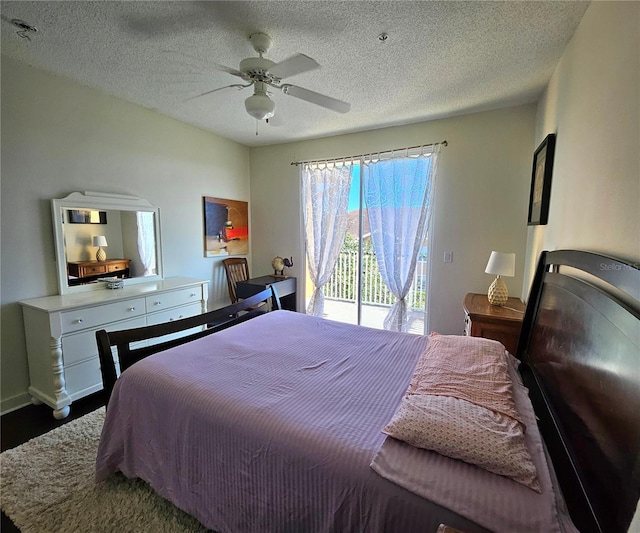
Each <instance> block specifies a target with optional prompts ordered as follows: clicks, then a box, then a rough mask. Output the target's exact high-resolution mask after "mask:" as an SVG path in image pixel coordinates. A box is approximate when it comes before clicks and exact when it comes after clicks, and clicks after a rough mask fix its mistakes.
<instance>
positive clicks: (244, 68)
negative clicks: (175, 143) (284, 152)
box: [189, 33, 351, 120]
mask: <svg viewBox="0 0 640 533" xmlns="http://www.w3.org/2000/svg"><path fill="white" fill-rule="evenodd" d="M249 41H250V42H251V45H252V46H253V49H254V50H255V51H256V52H257V53H258V56H259V57H248V58H246V59H243V60H242V61H240V68H239V69H237V70H236V69H233V68H230V67H225V66H224V65H218V64H215V63H214V64H213V68H215V69H216V70H219V71H222V72H227V73H229V74H231V75H233V76H237V77H239V78H241V79H242V80H244V81H245V82H246V83H245V84H240V83H236V84H232V85H226V86H224V87H219V88H217V89H212V90H210V91H205V92H203V93H201V94H198V95H196V96H193V97H191V98H189V100H193V99H194V98H200V97H201V96H206V95H208V94H211V93H214V92H216V91H221V90H223V89H229V88H231V87H236V88H238V89H244V88H246V87H251V86H253V95H251V96H249V97H248V98H247V99H246V100H245V101H244V105H245V109H246V111H247V113H249V115H251V116H252V117H254V118H256V119H257V120H265V119H268V118H271V117H272V116H273V115H274V113H275V109H276V104H275V102H274V101H273V100H272V99H271V98H269V93H268V92H267V91H268V89H269V88H273V89H280V90H281V91H282V92H283V93H284V94H287V95H289V96H293V97H294V98H299V99H300V100H304V101H305V102H310V103H312V104H316V105H319V106H322V107H325V108H327V109H331V110H332V111H337V112H338V113H347V112H348V111H349V110H350V109H351V104H348V103H347V102H343V101H342V100H337V99H336V98H331V97H330V96H326V95H324V94H320V93H317V92H314V91H310V90H309V89H304V88H302V87H298V86H297V85H292V84H290V83H282V80H283V79H284V78H288V77H290V76H295V75H296V74H302V73H303V72H308V71H310V70H314V69H317V68H320V64H319V63H317V62H316V61H315V60H314V59H312V58H310V57H309V56H306V55H304V54H296V55H294V56H291V57H290V58H288V59H285V60H284V61H281V62H280V63H274V62H273V61H270V60H269V59H266V58H265V57H263V54H266V53H267V51H268V50H269V48H271V38H270V37H269V36H268V35H266V34H265V33H254V34H252V35H251V36H250V37H249Z"/></svg>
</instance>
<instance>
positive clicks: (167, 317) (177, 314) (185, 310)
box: [147, 302, 202, 326]
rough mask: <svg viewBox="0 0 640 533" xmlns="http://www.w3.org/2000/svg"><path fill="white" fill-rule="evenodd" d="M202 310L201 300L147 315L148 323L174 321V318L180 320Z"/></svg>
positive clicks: (150, 324)
mask: <svg viewBox="0 0 640 533" xmlns="http://www.w3.org/2000/svg"><path fill="white" fill-rule="evenodd" d="M201 312H202V306H201V305H200V302H198V303H193V304H191V305H185V306H183V307H177V308H176V309H169V310H167V311H162V312H160V313H153V314H150V315H147V325H148V326H152V325H153V324H162V323H163V322H173V321H174V320H180V319H181V318H187V317H190V316H195V315H199V314H200V313H201Z"/></svg>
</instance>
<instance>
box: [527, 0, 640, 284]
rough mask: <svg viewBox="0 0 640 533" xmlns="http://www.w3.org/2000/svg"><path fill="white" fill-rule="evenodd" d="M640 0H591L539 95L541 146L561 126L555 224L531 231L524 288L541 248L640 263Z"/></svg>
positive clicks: (551, 219)
mask: <svg viewBox="0 0 640 533" xmlns="http://www.w3.org/2000/svg"><path fill="white" fill-rule="evenodd" d="M638 21H640V3H638V2H592V3H591V5H590V6H589V8H588V9H587V11H586V13H585V15H584V17H583V19H582V21H581V23H580V26H578V29H577V30H576V32H575V34H574V36H573V39H572V40H571V42H570V43H569V45H568V46H567V48H566V50H565V52H564V54H563V56H562V59H561V60H560V63H559V64H558V66H557V68H556V70H555V72H554V74H553V77H552V79H551V82H550V83H549V85H548V87H547V90H546V92H545V94H544V96H543V98H542V99H541V100H540V103H539V105H538V110H537V121H536V145H537V144H538V143H540V142H541V141H542V140H543V139H544V137H545V136H546V135H547V134H548V133H553V132H557V144H556V155H555V163H554V167H553V177H552V184H551V204H550V209H549V223H548V224H547V225H546V226H532V227H531V228H530V229H529V232H528V241H527V260H526V275H525V280H524V288H525V290H528V287H529V284H530V281H531V279H532V277H533V272H534V270H535V263H536V260H537V258H538V256H539V254H540V252H541V251H542V250H556V249H580V250H591V251H595V252H600V253H604V254H610V255H615V256H618V257H622V258H626V259H628V260H630V261H632V262H640V156H639V154H640V106H639V101H640V83H639V77H640V68H639V64H640V59H639V51H640V42H639V35H640V31H638V28H639V26H638Z"/></svg>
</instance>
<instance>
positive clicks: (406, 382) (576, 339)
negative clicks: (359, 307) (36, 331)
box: [96, 251, 640, 533]
mask: <svg viewBox="0 0 640 533" xmlns="http://www.w3.org/2000/svg"><path fill="white" fill-rule="evenodd" d="M272 296H273V295H272V294H269V293H268V292H266V291H265V293H264V294H260V295H256V296H255V297H254V298H253V299H251V300H250V301H247V302H246V305H247V306H253V305H255V303H256V302H255V301H253V300H256V301H257V300H259V299H271V297H272ZM276 300H277V298H276ZM639 300H640V271H639V270H638V268H637V266H634V265H631V264H629V263H628V262H624V261H620V260H617V259H614V258H610V257H605V256H602V255H597V254H591V253H587V252H577V251H554V252H544V253H543V254H542V255H541V258H540V261H539V264H538V268H537V271H536V275H535V279H534V282H533V285H532V289H531V293H530V296H529V300H528V305H527V310H526V313H525V320H524V324H523V330H522V334H521V338H520V341H519V345H518V350H517V354H515V355H516V356H517V359H516V358H513V357H512V356H511V355H509V354H507V353H504V348H502V350H501V351H500V350H499V347H496V346H495V345H496V344H498V343H494V344H491V345H490V346H489V345H487V346H488V347H487V346H485V345H483V348H482V349H483V350H484V349H487V350H488V349H489V348H490V349H491V350H492V354H493V355H492V357H494V356H495V357H497V358H498V359H495V360H496V361H498V360H499V361H500V365H499V366H500V368H502V367H503V366H504V369H505V370H504V372H506V374H504V375H508V383H507V385H505V386H506V387H507V388H508V389H509V390H510V391H511V392H510V398H512V400H513V406H514V408H515V409H516V414H515V415H513V417H514V418H517V419H518V421H517V424H516V425H515V426H513V427H518V428H519V427H522V428H526V431H523V432H522V433H521V437H522V439H524V443H525V450H526V451H529V452H530V455H531V461H532V462H533V465H534V466H535V469H534V471H535V473H536V478H535V481H536V483H537V484H538V485H537V486H538V489H539V490H533V489H532V488H531V487H530V486H525V484H524V483H522V482H516V481H514V479H512V478H510V477H507V475H504V474H503V475H497V474H496V473H493V472H490V471H488V470H487V469H485V468H484V467H483V468H480V467H478V466H476V465H474V464H469V463H468V462H466V459H465V461H462V460H459V459H456V458H451V457H449V456H446V455H443V454H442V453H437V452H436V451H433V448H430V449H426V448H423V447H420V446H422V445H420V446H418V445H414V444H411V443H408V441H410V440H411V439H409V438H406V436H404V437H402V435H400V436H401V437H402V438H397V433H395V426H394V422H395V421H397V420H399V419H400V418H401V417H400V418H398V417H399V413H401V412H402V407H403V406H404V405H405V403H406V401H407V400H409V399H415V398H417V399H419V400H420V401H423V400H428V401H431V400H433V399H434V398H436V397H437V400H438V402H440V401H442V402H450V401H451V398H450V397H449V396H447V395H437V394H429V395H420V394H418V393H419V390H418V389H420V387H422V386H423V385H424V383H426V382H428V381H429V380H432V379H434V378H433V376H434V375H436V374H438V368H439V367H438V368H434V367H430V366H429V365H432V364H433V361H435V360H436V359H434V357H433V353H434V352H433V351H434V350H435V349H436V347H437V346H439V345H440V344H442V343H444V344H447V343H449V344H448V345H449V346H454V347H455V346H458V345H459V344H458V343H460V342H462V343H468V342H471V343H475V342H476V340H475V339H467V340H464V338H453V337H452V336H437V335H436V336H433V335H432V336H429V337H427V336H416V335H409V334H402V333H394V332H386V331H379V330H373V329H368V328H364V327H358V326H351V325H347V324H340V323H337V322H332V321H329V320H324V319H319V318H315V317H310V316H306V315H302V314H298V313H292V312H288V311H282V310H279V309H277V305H275V306H274V308H275V311H273V312H268V313H265V312H264V310H262V311H260V314H259V316H255V317H253V316H248V315H246V314H245V313H243V312H242V309H240V308H238V307H237V306H236V307H230V308H229V309H225V310H221V311H218V312H213V313H214V315H211V314H209V316H207V315H200V318H196V317H192V318H190V319H188V322H185V323H184V324H180V323H179V322H180V321H176V322H175V323H172V324H170V325H168V327H169V328H170V330H164V331H165V332H166V331H169V332H170V333H175V332H176V331H178V330H179V329H180V328H182V327H185V328H191V329H193V328H194V327H196V326H199V325H200V326H202V325H203V324H206V325H208V326H209V327H207V328H205V329H202V330H200V331H198V332H196V333H194V334H192V336H191V337H187V340H188V342H185V339H178V340H177V339H174V340H171V341H169V344H164V345H163V344H160V345H153V346H145V345H144V344H145V342H146V341H145V339H146V338H147V336H148V335H151V336H152V337H158V336H159V335H160V334H161V333H162V331H161V330H160V329H158V327H157V326H155V327H154V328H155V329H152V330H150V329H149V328H139V329H138V330H135V331H134V332H133V333H132V332H126V331H125V332H110V333H107V332H105V331H102V332H98V334H97V338H98V346H99V352H100V358H101V366H102V367H103V379H104V381H105V390H106V392H107V395H108V396H109V398H108V405H107V417H106V421H105V426H104V429H103V433H102V437H101V440H100V445H99V450H98V456H97V460H96V480H97V481H98V482H100V481H102V480H104V479H106V478H108V477H109V476H111V475H113V474H114V473H116V472H122V473H123V474H124V475H125V476H127V477H130V478H141V479H143V480H145V481H146V482H147V483H149V484H150V485H151V487H152V488H153V489H154V490H155V491H156V492H157V493H158V494H160V495H161V496H163V497H164V498H166V499H168V500H170V501H171V502H173V503H174V504H175V505H176V506H177V507H179V508H181V509H183V510H184V511H186V512H188V513H190V514H192V515H193V516H195V517H196V518H197V519H198V520H200V522H202V523H203V524H204V525H205V526H206V527H208V528H210V529H212V530H215V531H219V532H221V533H226V532H235V533H240V532H244V531H247V532H252V533H253V532H260V531H278V532H287V531H291V532H324V531H327V532H329V531H332V532H334V531H335V532H350V531H362V532H377V531H379V532H382V531H386V532H388V531H390V532H394V531H398V532H403V533H405V532H413V531H415V532H423V533H424V532H435V531H436V529H437V528H438V526H439V524H443V523H444V524H447V525H449V526H451V527H455V528H457V529H459V530H461V531H464V532H466V533H474V532H485V531H567V532H569V531H577V530H579V531H582V532H590V531H602V532H604V531H626V530H627V529H628V527H629V524H630V523H631V520H632V518H633V516H634V513H635V511H636V506H637V502H638V497H639V494H640V475H639V473H640V460H639V450H640V417H638V415H637V413H638V412H640V355H639V352H640V304H639ZM263 307H264V306H263ZM249 318H250V320H249ZM194 320H195V321H200V323H198V322H194ZM140 343H142V344H143V347H142V348H137V349H136V348H130V345H131V346H134V347H135V346H139V345H140ZM489 343H493V341H489ZM113 346H116V347H117V354H116V353H114V351H113V350H112V347H113ZM464 346H467V344H464ZM138 350H142V351H138ZM498 352H500V353H498ZM451 353H453V352H451ZM150 354H153V356H152V357H148V356H149V355H150ZM474 354H475V352H474ZM496 354H497V355H496ZM453 356H455V357H470V356H468V354H467V353H466V352H461V351H460V350H458V351H456V352H455V353H453ZM473 357H476V356H475V355H474V356H473ZM118 359H119V363H120V366H121V368H123V371H122V374H121V375H120V376H119V377H118V376H117V365H116V363H115V361H116V360H118ZM503 360H504V365H503V364H502V361H503ZM444 361H445V362H446V359H445V360H444ZM474 361H475V359H474ZM492 361H493V359H492ZM445 366H446V365H445ZM457 366H458V367H460V366H461V365H459V364H458V365H457ZM125 368H126V369H125ZM420 369H421V371H422V370H424V372H422V373H420V372H418V371H419V370H420ZM425 369H426V370H425ZM501 375H502V374H501ZM501 379H502V378H501ZM421 380H426V381H421ZM505 383H506V382H505ZM437 385H438V384H437V383H436V386H437ZM469 390H473V389H472V388H470V389H469ZM463 393H464V391H463ZM529 397H530V400H529ZM456 400H459V398H457V399H456ZM467 400H468V398H467ZM498 400H500V401H501V398H498ZM465 402H466V403H465ZM438 405H439V406H441V405H442V404H440V403H438ZM447 405H449V404H447ZM456 405H464V406H465V408H466V407H468V406H469V405H471V406H472V407H473V408H474V409H475V408H476V407H477V406H475V404H473V402H472V401H466V400H463V403H462V404H460V403H457V404H456ZM509 405H511V404H509ZM456 408H457V407H456ZM437 411H438V412H439V413H440V414H441V415H442V416H444V417H445V418H446V420H449V419H450V418H453V417H452V416H451V412H453V411H451V412H448V411H447V410H446V409H443V408H441V407H439V408H438V409H437ZM477 412H478V411H475V410H474V411H472V413H473V416H472V419H473V417H476V416H477V414H476V413H477ZM446 420H445V426H446V425H448V423H447V422H446ZM473 420H475V419H473ZM473 420H472V422H473ZM507 420H508V421H509V423H513V420H512V419H511V415H509V416H508V417H507ZM390 428H391V429H390ZM383 431H385V432H384V433H383ZM424 433H425V432H422V433H421V434H422V436H424ZM427 433H429V434H428V435H426V436H427V437H428V438H431V436H432V435H433V434H435V433H437V432H427ZM392 434H393V435H394V436H392ZM460 438H461V439H464V435H463V436H461V437H460ZM403 439H404V440H403ZM487 442H488V441H487ZM456 445H457V443H456ZM490 447H491V446H488V445H485V446H484V448H490ZM518 453H519V452H518ZM502 455H503V456H509V454H508V453H507V454H502ZM514 457H515V458H517V457H520V456H519V455H517V454H516V453H514V455H513V456H509V457H507V458H508V459H509V460H510V462H514V461H513V458H514ZM516 462H517V461H516Z"/></svg>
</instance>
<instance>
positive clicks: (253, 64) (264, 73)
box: [240, 57, 277, 82]
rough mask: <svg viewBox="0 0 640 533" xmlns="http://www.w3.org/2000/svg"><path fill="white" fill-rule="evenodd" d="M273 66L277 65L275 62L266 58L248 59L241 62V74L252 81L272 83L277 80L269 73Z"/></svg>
mask: <svg viewBox="0 0 640 533" xmlns="http://www.w3.org/2000/svg"><path fill="white" fill-rule="evenodd" d="M273 65H275V63H274V62H273V61H270V60H268V59H265V58H264V57H248V58H247V59H243V60H242V61H240V72H242V73H243V74H245V75H246V76H247V78H248V79H250V80H251V81H265V82H271V81H273V80H276V79H277V78H275V77H274V76H272V75H270V74H269V73H268V71H269V69H270V68H271V67H272V66H273Z"/></svg>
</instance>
